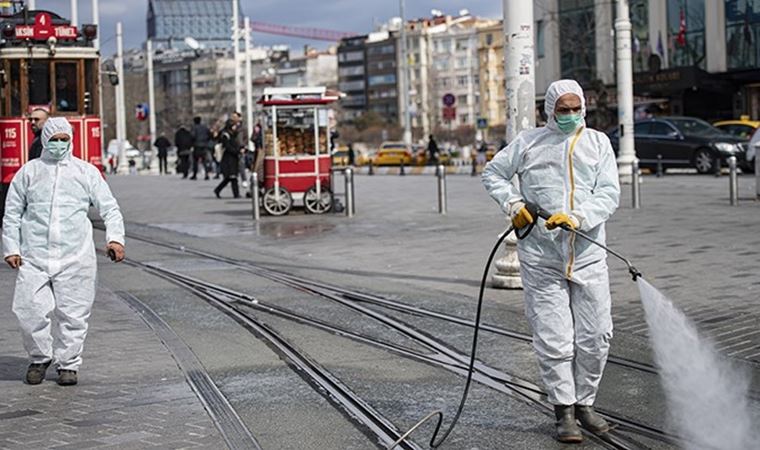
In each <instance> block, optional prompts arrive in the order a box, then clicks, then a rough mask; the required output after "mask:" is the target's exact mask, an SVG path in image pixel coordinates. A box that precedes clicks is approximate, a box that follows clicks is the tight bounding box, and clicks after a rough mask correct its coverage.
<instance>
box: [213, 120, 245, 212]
mask: <svg viewBox="0 0 760 450" xmlns="http://www.w3.org/2000/svg"><path fill="white" fill-rule="evenodd" d="M239 126H240V124H239V123H238V124H236V123H235V122H234V121H233V120H232V119H230V120H228V121H227V123H226V124H225V126H224V130H222V133H221V136H220V141H221V143H222V148H223V149H224V153H222V163H221V166H222V176H223V177H224V179H223V180H222V182H221V183H219V185H218V186H217V187H216V188H215V189H214V194H215V195H216V197H217V198H221V196H220V195H219V194H220V193H221V192H222V189H224V188H225V186H227V184H228V183H232V195H233V196H234V197H235V198H239V197H240V189H239V187H238V179H237V177H238V172H239V165H240V142H239V141H238V127H239Z"/></svg>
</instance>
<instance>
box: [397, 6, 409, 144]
mask: <svg viewBox="0 0 760 450" xmlns="http://www.w3.org/2000/svg"><path fill="white" fill-rule="evenodd" d="M405 3H406V2H405V0H399V9H400V13H401V78H402V80H403V81H402V89H401V96H402V99H403V102H404V144H406V146H407V148H408V149H409V150H411V148H412V111H411V110H410V109H409V91H410V90H411V89H412V87H411V86H410V81H411V80H410V77H409V55H408V54H407V45H406V44H407V42H406V16H405V15H404V10H405V6H406V5H405Z"/></svg>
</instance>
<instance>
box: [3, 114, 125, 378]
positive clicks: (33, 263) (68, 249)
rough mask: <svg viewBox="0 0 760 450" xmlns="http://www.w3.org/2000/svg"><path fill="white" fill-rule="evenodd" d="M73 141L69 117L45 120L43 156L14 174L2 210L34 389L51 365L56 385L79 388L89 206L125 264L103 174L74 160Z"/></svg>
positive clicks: (92, 265)
mask: <svg viewBox="0 0 760 450" xmlns="http://www.w3.org/2000/svg"><path fill="white" fill-rule="evenodd" d="M71 140H72V130H71V125H70V124H69V122H68V121H67V120H66V119H65V118H62V117H54V118H50V119H48V121H47V122H46V123H45V126H44V128H43V129H42V146H43V150H42V157H41V158H38V159H35V160H32V161H29V162H28V163H26V164H25V165H24V166H22V167H21V169H20V170H19V171H18V172H17V173H16V175H15V177H14V178H13V181H12V182H11V184H10V188H9V192H8V198H7V200H6V204H5V219H4V221H3V256H4V258H5V261H6V262H7V263H8V265H9V266H11V268H13V269H18V277H17V278H16V290H15V292H14V296H13V312H14V313H15V314H16V317H17V318H18V320H19V324H20V328H21V334H22V336H23V341H24V348H25V349H26V351H27V352H28V353H29V359H30V362H31V364H30V365H29V368H28V369H27V374H26V382H27V383H29V384H39V383H41V382H42V380H44V379H45V372H46V370H47V368H48V366H49V365H50V364H51V362H53V361H55V364H56V366H57V368H58V380H57V382H58V384H60V385H63V386H66V385H73V384H76V383H77V371H78V370H79V366H80V364H81V363H82V348H83V344H84V339H85V336H86V335H87V319H88V318H89V317H90V309H91V307H92V302H93V300H94V298H95V275H96V269H97V263H96V260H95V247H94V244H93V239H92V224H91V223H90V220H89V219H88V217H87V213H88V210H89V208H90V205H91V204H92V205H94V206H95V207H96V208H97V209H98V211H99V212H100V215H101V217H102V218H103V220H104V222H105V225H106V241H107V251H108V253H109V255H110V256H111V259H113V260H114V261H116V262H118V261H121V260H123V259H124V223H123V220H122V216H121V212H120V211H119V205H118V204H117V203H116V200H115V199H114V197H113V195H111V191H110V189H109V188H108V185H107V184H106V182H105V180H103V177H102V176H101V174H100V171H99V170H98V169H97V168H96V167H95V166H93V165H91V164H89V163H87V162H84V161H82V160H80V159H78V158H76V157H74V156H73V155H72V154H71V144H72V142H71ZM51 319H52V320H51Z"/></svg>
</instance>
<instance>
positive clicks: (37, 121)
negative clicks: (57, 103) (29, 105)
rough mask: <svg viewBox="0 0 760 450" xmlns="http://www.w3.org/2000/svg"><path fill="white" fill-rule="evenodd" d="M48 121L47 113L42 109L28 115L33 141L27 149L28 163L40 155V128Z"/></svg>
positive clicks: (34, 110)
mask: <svg viewBox="0 0 760 450" xmlns="http://www.w3.org/2000/svg"><path fill="white" fill-rule="evenodd" d="M47 119H48V112H47V110H45V109H43V108H34V109H33V110H32V113H31V114H30V115H29V122H31V124H32V133H34V140H33V141H32V145H31V146H30V147H29V158H28V161H31V160H33V159H36V158H39V157H40V155H42V128H43V127H44V126H45V122H46V121H47Z"/></svg>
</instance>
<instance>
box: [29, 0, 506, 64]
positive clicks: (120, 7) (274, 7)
mask: <svg viewBox="0 0 760 450" xmlns="http://www.w3.org/2000/svg"><path fill="white" fill-rule="evenodd" d="M78 1H79V3H78V4H79V22H80V23H90V22H92V9H91V5H92V1H91V0H78ZM70 4H71V2H70V0H37V9H47V10H49V11H53V12H56V13H58V14H60V15H61V16H63V17H70V16H71V14H70V12H71V11H70ZM241 4H242V8H243V13H244V14H246V15H248V16H249V17H251V20H254V21H260V22H268V23H274V24H279V25H291V26H301V27H315V28H326V29H332V30H338V31H350V32H357V33H367V32H369V31H372V29H373V23H382V22H385V21H387V20H388V19H389V18H391V17H393V16H398V15H399V9H398V8H399V5H398V1H396V0H321V1H304V0H241ZM147 5H148V0H100V39H101V45H102V47H103V54H104V55H106V56H110V55H111V54H113V53H114V52H115V51H116V42H115V38H114V35H115V33H116V22H117V21H119V20H121V21H122V22H123V27H124V48H125V49H128V48H135V47H140V46H141V45H142V43H143V42H144V41H145V38H146V31H145V17H146V15H147V10H148V6H147ZM462 8H467V9H468V10H469V11H470V12H471V13H472V14H474V15H477V16H481V17H499V16H500V15H501V8H502V2H501V1H498V0H407V1H406V9H407V13H406V15H407V16H408V17H409V18H412V17H429V16H430V10H431V9H439V10H441V11H443V12H444V13H446V14H452V15H456V14H457V12H458V11H459V10H460V9H462ZM241 17H242V15H241ZM241 20H242V19H241ZM253 40H254V44H256V45H273V44H288V45H290V46H291V47H292V48H293V49H300V48H301V47H302V46H303V45H305V44H311V45H313V46H316V47H318V48H323V47H325V46H327V45H329V43H325V42H320V41H306V40H301V39H295V38H288V37H285V36H274V35H267V34H259V33H254V35H253Z"/></svg>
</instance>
